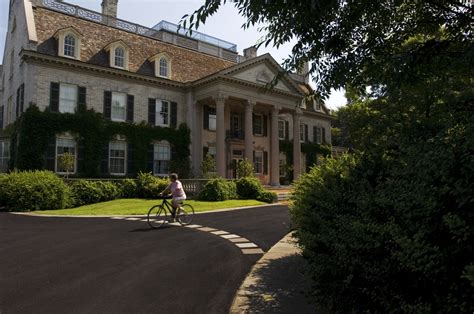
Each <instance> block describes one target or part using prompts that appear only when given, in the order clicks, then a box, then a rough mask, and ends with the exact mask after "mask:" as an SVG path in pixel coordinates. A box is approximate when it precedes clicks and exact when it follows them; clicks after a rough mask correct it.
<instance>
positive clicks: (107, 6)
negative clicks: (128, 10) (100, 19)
mask: <svg viewBox="0 0 474 314" xmlns="http://www.w3.org/2000/svg"><path fill="white" fill-rule="evenodd" d="M117 2H118V0H102V14H103V15H107V16H111V17H114V18H117Z"/></svg>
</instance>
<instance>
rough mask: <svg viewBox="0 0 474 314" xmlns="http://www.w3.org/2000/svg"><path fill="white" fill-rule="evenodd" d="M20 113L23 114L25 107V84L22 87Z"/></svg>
mask: <svg viewBox="0 0 474 314" xmlns="http://www.w3.org/2000/svg"><path fill="white" fill-rule="evenodd" d="M20 88H21V89H20V113H21V112H23V109H24V106H25V84H21V86H20Z"/></svg>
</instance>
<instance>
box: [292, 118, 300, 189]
mask: <svg viewBox="0 0 474 314" xmlns="http://www.w3.org/2000/svg"><path fill="white" fill-rule="evenodd" d="M300 116H301V109H296V111H295V112H294V113H293V180H296V179H298V178H299V176H300V174H301V142H300Z"/></svg>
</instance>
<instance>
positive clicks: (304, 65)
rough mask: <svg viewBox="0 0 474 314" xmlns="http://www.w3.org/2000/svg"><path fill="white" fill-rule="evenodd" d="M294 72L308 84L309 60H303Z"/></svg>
mask: <svg viewBox="0 0 474 314" xmlns="http://www.w3.org/2000/svg"><path fill="white" fill-rule="evenodd" d="M296 74H298V75H301V76H302V77H304V82H305V83H306V84H308V83H309V62H308V61H304V62H303V63H302V64H301V66H300V67H299V68H298V70H297V71H296Z"/></svg>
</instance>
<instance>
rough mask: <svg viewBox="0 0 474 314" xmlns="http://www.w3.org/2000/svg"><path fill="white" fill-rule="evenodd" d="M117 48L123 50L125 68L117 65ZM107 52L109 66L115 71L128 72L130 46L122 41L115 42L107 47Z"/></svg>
mask: <svg viewBox="0 0 474 314" xmlns="http://www.w3.org/2000/svg"><path fill="white" fill-rule="evenodd" d="M117 48H122V49H123V54H124V55H123V67H121V66H117V65H115V50H116V49H117ZM104 49H105V51H108V52H109V65H110V67H111V68H115V69H120V70H126V71H128V66H129V62H128V61H129V55H130V51H129V50H130V49H129V48H128V46H127V45H126V44H125V43H124V42H123V41H121V40H119V41H116V42H113V43H111V44H109V45H107V46H106V47H105V48H104Z"/></svg>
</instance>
